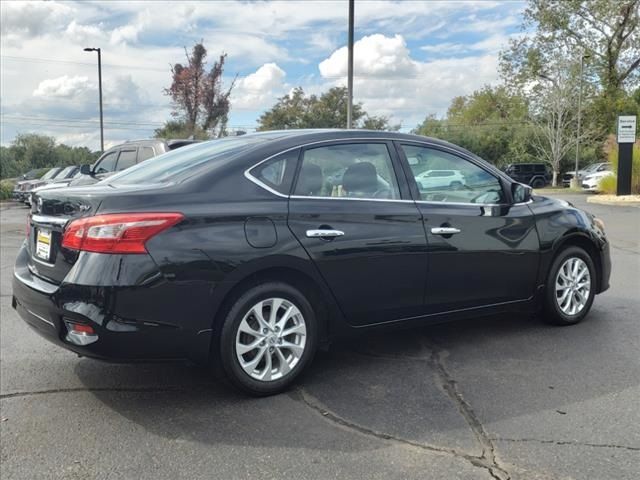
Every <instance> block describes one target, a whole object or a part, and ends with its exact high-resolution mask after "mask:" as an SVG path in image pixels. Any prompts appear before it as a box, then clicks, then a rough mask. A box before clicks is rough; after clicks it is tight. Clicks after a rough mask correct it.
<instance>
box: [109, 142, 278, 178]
mask: <svg viewBox="0 0 640 480" xmlns="http://www.w3.org/2000/svg"><path fill="white" fill-rule="evenodd" d="M266 140H268V138H266V137H259V136H251V137H240V138H238V137H230V138H222V139H218V140H211V141H209V142H203V143H195V144H193V145H187V146H186V147H182V148H179V149H177V150H172V151H170V152H168V153H164V154H162V155H160V156H157V157H154V158H151V159H149V160H146V161H144V162H143V163H139V164H137V165H136V166H134V167H131V168H128V169H127V170H124V171H123V172H121V173H119V174H117V175H113V176H112V177H109V178H108V179H105V180H104V181H103V183H108V184H109V185H139V184H157V183H169V182H178V181H180V180H183V179H184V178H186V177H188V176H190V175H191V174H192V173H193V172H194V171H195V170H197V169H199V167H203V166H205V165H209V164H211V163H213V162H217V161H220V160H224V159H228V158H231V157H234V156H236V155H237V154H239V153H241V152H244V151H246V150H249V149H251V148H253V147H254V146H255V145H257V144H258V143H262V142H264V141H266Z"/></svg>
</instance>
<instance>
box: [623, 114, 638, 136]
mask: <svg viewBox="0 0 640 480" xmlns="http://www.w3.org/2000/svg"><path fill="white" fill-rule="evenodd" d="M636 119H637V117H636V116H635V115H620V116H619V117H618V143H635V141H636Z"/></svg>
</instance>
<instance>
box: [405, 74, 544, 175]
mask: <svg viewBox="0 0 640 480" xmlns="http://www.w3.org/2000/svg"><path fill="white" fill-rule="evenodd" d="M414 133H417V134H419V135H425V136H429V137H435V138H440V139H442V140H446V141H449V142H452V143H455V144H457V145H460V146H462V147H464V148H466V149H468V150H470V151H472V152H474V153H475V154H477V155H479V156H480V157H482V158H484V159H485V160H488V161H490V162H492V163H494V164H496V165H499V166H503V165H506V164H508V163H514V162H523V161H530V160H532V159H533V158H534V155H535V151H534V149H533V146H532V145H531V138H532V135H533V131H532V127H531V123H530V121H529V118H528V108H527V103H526V101H525V99H524V98H523V97H521V96H518V95H514V94H512V93H510V92H509V90H508V89H507V88H505V87H496V88H492V87H488V86H486V87H484V88H482V89H480V90H478V91H475V92H473V93H472V94H471V95H466V96H460V97H455V98H454V99H453V100H452V101H451V105H450V107H449V109H448V111H447V115H446V117H445V118H442V119H438V118H436V117H435V116H434V115H428V116H427V117H426V118H425V120H424V121H423V122H422V124H420V125H419V126H418V127H417V128H416V129H415V130H414Z"/></svg>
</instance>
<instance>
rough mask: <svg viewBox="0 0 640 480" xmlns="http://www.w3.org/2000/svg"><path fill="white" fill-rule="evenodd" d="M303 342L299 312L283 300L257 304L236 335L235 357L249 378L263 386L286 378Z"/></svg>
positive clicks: (243, 320) (301, 350) (249, 312)
mask: <svg viewBox="0 0 640 480" xmlns="http://www.w3.org/2000/svg"><path fill="white" fill-rule="evenodd" d="M306 342H307V325H306V323H305V321H304V317H303V315H302V313H301V312H300V309H299V308H298V307H296V306H295V305H294V304H293V303H291V302H290V301H289V300H285V299H284V298H268V299H266V300H261V301H260V302H258V303H256V304H255V305H254V306H253V307H251V308H250V309H249V311H248V312H247V314H246V315H245V316H244V318H243V319H242V321H241V322H240V325H239V326H238V331H237V333H236V345H235V347H236V357H237V358H238V362H240V366H241V367H242V369H243V370H244V371H245V373H247V375H249V376H250V377H251V378H254V379H256V380H260V381H263V382H269V381H272V380H278V379H280V378H283V377H285V376H287V375H289V374H290V373H291V372H292V371H293V370H294V369H295V368H296V366H297V365H298V363H299V362H300V359H301V358H302V355H303V353H304V350H305V346H306Z"/></svg>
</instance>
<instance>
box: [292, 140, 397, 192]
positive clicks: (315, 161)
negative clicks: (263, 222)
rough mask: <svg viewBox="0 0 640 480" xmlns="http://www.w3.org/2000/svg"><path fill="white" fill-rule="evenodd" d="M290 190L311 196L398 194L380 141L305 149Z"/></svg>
mask: <svg viewBox="0 0 640 480" xmlns="http://www.w3.org/2000/svg"><path fill="white" fill-rule="evenodd" d="M294 193H295V195H302V196H312V197H334V198H335V197H343V198H366V199H397V198H400V194H399V190H398V182H397V179H396V176H395V173H394V171H393V165H392V164H391V157H390V155H389V150H388V149H387V146H386V145H385V144H383V143H354V144H339V145H329V146H325V147H317V148H311V149H309V150H306V151H305V152H304V155H303V157H302V165H301V167H300V172H299V174H298V181H297V183H296V187H295V191H294Z"/></svg>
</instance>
